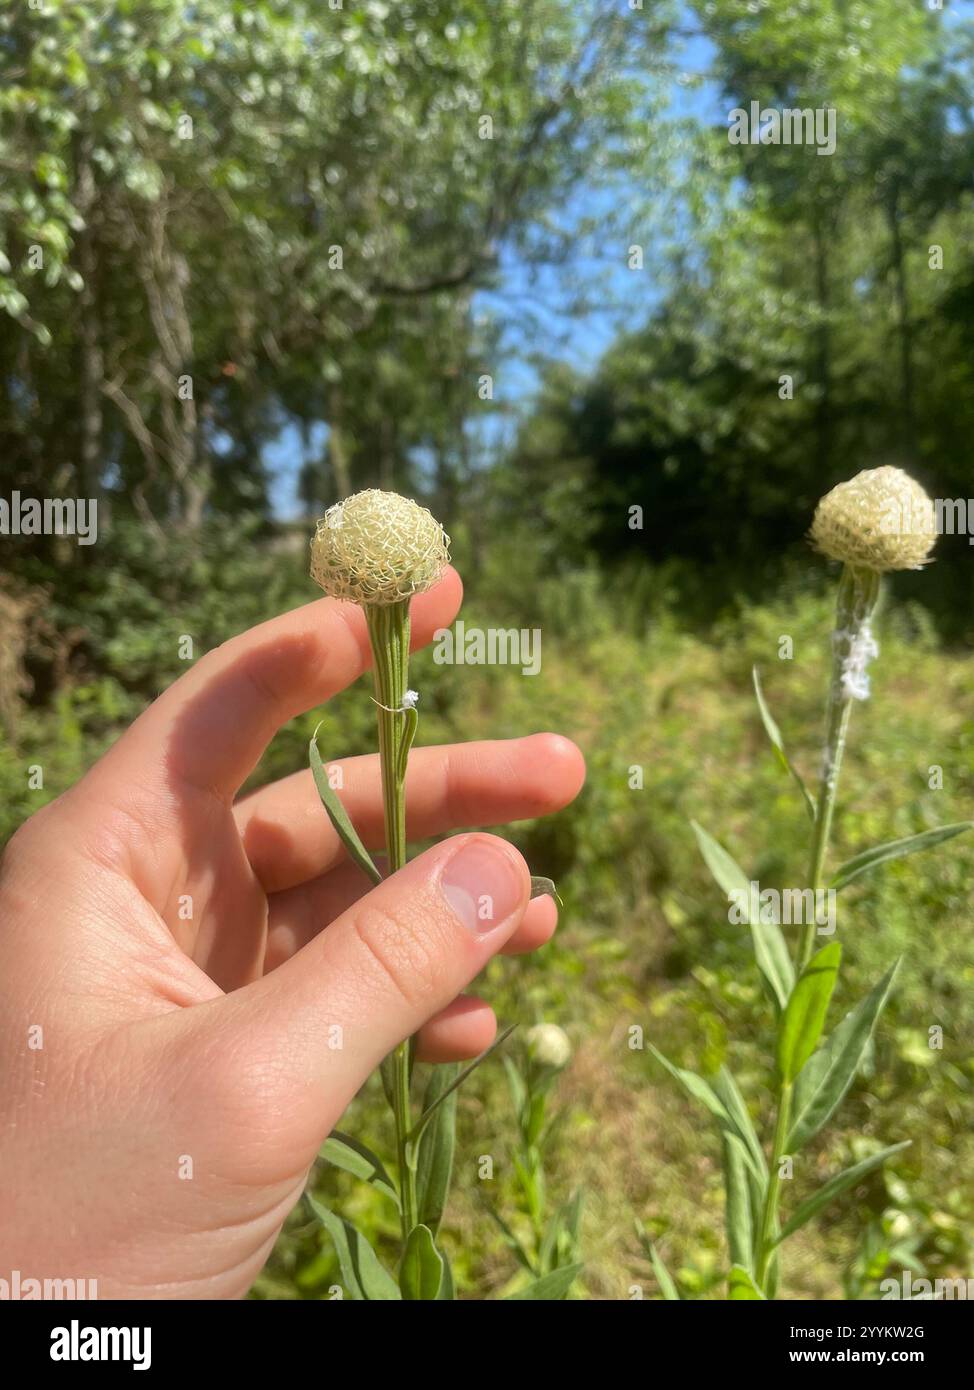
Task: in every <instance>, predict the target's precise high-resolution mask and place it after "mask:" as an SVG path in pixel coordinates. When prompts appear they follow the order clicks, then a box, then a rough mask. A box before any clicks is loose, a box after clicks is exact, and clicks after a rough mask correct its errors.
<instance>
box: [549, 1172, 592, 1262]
mask: <svg viewBox="0 0 974 1390" xmlns="http://www.w3.org/2000/svg"><path fill="white" fill-rule="evenodd" d="M583 1200H584V1193H583V1191H582V1189H581V1188H579V1190H578V1191H577V1192H575V1193H573V1194H572V1196H571V1197H569V1198H568V1201H567V1202H563V1203H562V1204H561V1206H560V1207H559V1208H558V1210H557V1211H556V1212H555V1214H554V1215H553V1216H552V1217H551V1219H550V1220H549V1222H548V1224H547V1225H546V1226H545V1232H544V1235H543V1237H542V1239H541V1245H540V1248H539V1250H538V1264H539V1265H540V1267H541V1268H542V1269H548V1268H549V1267H550V1266H551V1265H553V1264H554V1262H555V1257H556V1256H557V1254H558V1241H559V1238H560V1237H561V1236H564V1237H565V1242H566V1244H567V1245H568V1246H569V1250H568V1252H567V1253H568V1254H570V1255H571V1257H572V1259H574V1257H575V1256H576V1255H577V1254H578V1236H579V1230H580V1227H581V1222H582V1204H583Z"/></svg>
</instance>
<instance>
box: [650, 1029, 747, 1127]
mask: <svg viewBox="0 0 974 1390" xmlns="http://www.w3.org/2000/svg"><path fill="white" fill-rule="evenodd" d="M649 1050H650V1052H651V1053H652V1054H653V1056H654V1057H655V1058H656V1060H657V1062H659V1063H660V1065H661V1066H663V1067H665V1068H666V1070H667V1071H668V1072H669V1074H670V1075H671V1076H672V1077H674V1078H675V1079H676V1080H677V1081H679V1083H680V1085H681V1086H682V1087H683V1089H684V1090H685V1091H686V1092H687V1093H688V1094H689V1095H691V1096H692V1097H693V1099H694V1100H699V1101H700V1102H701V1104H702V1105H705V1106H706V1107H707V1109H708V1110H709V1111H710V1113H711V1115H714V1116H716V1118H717V1119H718V1120H719V1121H720V1123H721V1126H722V1127H724V1128H733V1122H732V1120H731V1117H730V1115H729V1114H728V1113H727V1110H726V1108H725V1107H724V1104H723V1102H722V1101H721V1100H720V1099H719V1098H718V1097H717V1096H716V1095H715V1094H714V1091H713V1090H712V1089H711V1087H710V1086H708V1084H707V1082H706V1081H704V1079H703V1077H702V1076H698V1075H697V1073H696V1072H695V1071H687V1070H686V1069H685V1068H683V1067H675V1066H674V1065H673V1063H672V1062H671V1061H669V1059H668V1058H666V1057H664V1056H663V1054H662V1052H660V1051H659V1049H658V1048H655V1047H654V1046H653V1045H652V1043H650V1045H649Z"/></svg>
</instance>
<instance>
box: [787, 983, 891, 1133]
mask: <svg viewBox="0 0 974 1390" xmlns="http://www.w3.org/2000/svg"><path fill="white" fill-rule="evenodd" d="M899 967H900V960H899V959H897V960H895V961H894V962H893V964H892V965H891V966H890V968H889V969H888V970H887V972H886V974H885V975H884V976H883V978H882V979H881V980H880V982H879V984H878V985H876V986H875V988H874V989H872V990H871V991H870V993H869V994H867V995H866V997H865V999H862V1000H860V1002H859V1003H858V1004H857V1005H856V1007H855V1008H854V1009H853V1010H852V1012H851V1013H849V1014H847V1015H846V1017H845V1018H844V1019H843V1020H842V1022H841V1023H840V1024H839V1025H838V1027H837V1028H836V1029H835V1030H834V1031H833V1033H832V1035H831V1037H830V1038H828V1040H827V1041H826V1043H825V1045H824V1046H823V1047H822V1048H821V1049H820V1050H819V1051H818V1052H816V1053H815V1054H814V1055H813V1056H812V1057H810V1058H809V1060H808V1062H807V1063H806V1064H805V1066H804V1067H803V1068H802V1071H801V1072H800V1073H799V1076H798V1080H797V1082H796V1083H795V1102H794V1122H793V1124H792V1127H791V1133H790V1134H789V1135H788V1152H789V1153H793V1154H794V1153H797V1152H798V1151H799V1149H801V1148H802V1147H803V1146H804V1145H805V1144H807V1143H808V1141H809V1139H812V1138H813V1137H814V1136H815V1135H816V1134H818V1132H819V1130H820V1129H821V1128H822V1126H823V1125H825V1124H827V1123H828V1121H829V1120H830V1119H831V1117H832V1115H833V1113H834V1112H835V1110H836V1109H837V1107H838V1106H839V1105H840V1104H841V1102H842V1100H843V1098H844V1096H845V1094H846V1092H847V1091H848V1089H849V1087H850V1086H851V1085H852V1083H853V1081H854V1079H855V1076H856V1073H857V1071H858V1070H859V1067H860V1065H861V1063H862V1059H863V1055H864V1054H865V1051H866V1048H867V1047H868V1046H869V1040H870V1038H871V1037H872V1035H873V1032H874V1030H875V1027H876V1023H877V1021H878V1019H879V1016H880V1014H881V1013H882V1011H883V1009H884V1007H885V1005H886V1000H887V999H888V998H889V995H890V991H891V990H892V988H893V982H894V980H895V979H896V972H897V970H898V969H899Z"/></svg>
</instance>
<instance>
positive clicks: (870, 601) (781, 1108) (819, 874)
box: [755, 565, 880, 1290]
mask: <svg viewBox="0 0 974 1390" xmlns="http://www.w3.org/2000/svg"><path fill="white" fill-rule="evenodd" d="M879 591H880V577H879V575H878V574H876V573H875V572H874V571H873V570H866V569H857V568H855V567H854V566H851V565H846V567H845V568H844V569H843V571H842V577H841V579H840V580H839V593H838V598H837V601H836V611H835V628H834V630H833V632H832V671H831V677H830V680H829V695H828V706H827V710H826V717H825V749H824V753H823V758H822V774H821V778H820V781H819V788H818V797H817V800H816V804H815V826H814V829H813V831H812V844H811V850H810V856H809V867H808V885H809V887H810V888H811V889H812V892H813V893H817V892H818V891H819V889H820V888H821V887H822V880H823V877H824V870H825V857H826V855H827V854H828V848H829V839H830V837H831V833H832V820H833V817H834V815H835V800H836V795H837V793H838V789H839V774H840V772H841V770H842V758H843V755H844V753H845V745H846V738H847V735H848V732H849V719H850V716H851V714H852V705H853V701H854V699H855V697H854V695H853V694H852V693H851V692H850V690H849V688H848V684H847V682H846V681H845V680H844V679H843V677H844V675H845V673H846V670H847V664H848V661H849V657H850V655H851V653H852V649H853V646H854V644H855V643H856V642H857V641H858V640H859V639H861V638H862V637H863V636H864V635H866V634H868V629H869V624H870V621H871V619H872V616H873V613H874V612H875V609H876V604H877V602H878V601H879ZM815 929H816V922H815V917H814V915H813V916H811V917H810V919H809V920H808V921H807V922H806V923H805V927H804V930H803V932H802V938H801V944H800V947H799V951H798V961H797V966H798V968H797V971H796V979H797V978H800V976H801V974H802V971H803V970H804V969H805V967H806V966H807V965H808V962H809V961H810V960H811V958H812V953H813V951H814V949H815ZM782 1018H783V1015H782ZM781 1023H782V1019H779V1022H778V1026H779V1028H780V1027H781ZM791 1099H792V1088H791V1084H790V1083H788V1084H786V1083H784V1082H782V1083H781V1084H780V1087H779V1091H778V1110H777V1117H776V1120H775V1128H774V1139H773V1140H772V1151H771V1166H770V1168H769V1170H768V1187H767V1191H766V1193H765V1200H764V1208H763V1211H762V1214H761V1230H760V1233H759V1236H758V1241H757V1249H756V1251H755V1279H756V1280H757V1283H758V1286H759V1287H760V1288H761V1289H762V1290H763V1289H764V1286H765V1283H766V1281H767V1278H768V1272H769V1270H770V1268H771V1261H772V1259H773V1258H774V1252H775V1236H776V1232H777V1222H778V1201H779V1198H780V1195H781V1176H780V1171H779V1170H780V1168H781V1160H782V1158H784V1157H785V1144H786V1142H787V1139H788V1128H789V1125H790V1124H791Z"/></svg>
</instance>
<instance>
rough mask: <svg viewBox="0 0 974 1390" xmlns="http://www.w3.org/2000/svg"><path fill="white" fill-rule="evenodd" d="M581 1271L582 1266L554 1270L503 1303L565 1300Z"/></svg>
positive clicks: (568, 1266) (509, 1295) (567, 1266)
mask: <svg viewBox="0 0 974 1390" xmlns="http://www.w3.org/2000/svg"><path fill="white" fill-rule="evenodd" d="M581 1269H582V1266H581V1265H580V1264H577V1265H564V1266H563V1268H561V1269H553V1270H552V1271H551V1273H550V1274H544V1275H542V1277H541V1278H540V1279H536V1280H535V1281H534V1283H533V1284H528V1286H527V1288H525V1289H519V1290H518V1291H517V1293H509V1294H508V1295H507V1297H506V1298H505V1299H503V1300H502V1302H504V1303H513V1302H523V1301H524V1300H525V1299H534V1300H535V1301H537V1300H547V1301H548V1302H554V1301H555V1300H557V1299H559V1298H564V1297H565V1294H566V1293H567V1292H568V1290H569V1289H570V1288H571V1286H572V1284H574V1282H575V1280H576V1278H577V1277H578V1275H579V1274H580V1273H581Z"/></svg>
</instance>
